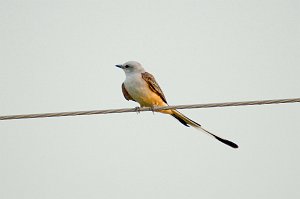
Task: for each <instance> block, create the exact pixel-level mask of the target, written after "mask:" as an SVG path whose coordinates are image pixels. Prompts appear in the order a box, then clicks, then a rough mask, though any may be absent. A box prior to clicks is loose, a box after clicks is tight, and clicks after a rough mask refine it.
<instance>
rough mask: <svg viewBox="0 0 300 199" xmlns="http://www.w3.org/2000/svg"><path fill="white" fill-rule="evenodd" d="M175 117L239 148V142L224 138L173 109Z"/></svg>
mask: <svg viewBox="0 0 300 199" xmlns="http://www.w3.org/2000/svg"><path fill="white" fill-rule="evenodd" d="M171 115H172V116H173V117H174V118H175V119H177V120H178V121H179V122H180V123H182V124H183V125H185V126H187V127H189V126H192V127H194V128H197V129H200V130H202V131H203V132H205V133H207V134H209V135H210V136H213V137H214V138H215V139H217V140H218V141H220V142H222V143H224V144H226V145H228V146H230V147H232V148H238V147H239V146H238V145H237V144H235V143H234V142H232V141H229V140H226V139H223V138H221V137H219V136H216V135H215V134H213V133H211V132H209V131H208V130H206V129H204V128H203V127H202V126H201V125H200V124H199V123H197V122H195V121H193V120H191V119H190V118H188V117H186V116H185V115H183V114H182V113H180V112H179V111H177V110H173V111H172V114H171Z"/></svg>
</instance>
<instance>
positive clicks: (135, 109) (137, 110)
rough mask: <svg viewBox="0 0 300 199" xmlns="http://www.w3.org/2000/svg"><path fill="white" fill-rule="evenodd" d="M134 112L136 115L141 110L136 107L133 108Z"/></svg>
mask: <svg viewBox="0 0 300 199" xmlns="http://www.w3.org/2000/svg"><path fill="white" fill-rule="evenodd" d="M134 111H135V112H136V114H139V113H141V109H140V107H138V106H137V107H135V108H134Z"/></svg>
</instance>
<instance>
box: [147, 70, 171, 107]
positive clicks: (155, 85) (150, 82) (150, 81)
mask: <svg viewBox="0 0 300 199" xmlns="http://www.w3.org/2000/svg"><path fill="white" fill-rule="evenodd" d="M142 78H143V79H144V80H145V81H146V82H147V84H148V86H149V88H150V89H151V90H152V91H153V92H155V93H156V94H157V95H159V96H160V97H161V99H162V100H163V101H164V102H165V103H167V100H166V97H165V95H164V93H163V92H162V90H161V88H160V87H159V85H158V83H157V82H156V80H155V78H154V76H153V75H151V74H150V73H148V72H144V73H142Z"/></svg>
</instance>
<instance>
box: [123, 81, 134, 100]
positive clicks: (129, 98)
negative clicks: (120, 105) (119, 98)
mask: <svg viewBox="0 0 300 199" xmlns="http://www.w3.org/2000/svg"><path fill="white" fill-rule="evenodd" d="M122 93H123V95H124V97H125V99H127V100H132V101H135V100H134V99H133V98H132V97H131V96H130V95H129V93H128V92H127V90H126V88H125V85H124V83H123V84H122Z"/></svg>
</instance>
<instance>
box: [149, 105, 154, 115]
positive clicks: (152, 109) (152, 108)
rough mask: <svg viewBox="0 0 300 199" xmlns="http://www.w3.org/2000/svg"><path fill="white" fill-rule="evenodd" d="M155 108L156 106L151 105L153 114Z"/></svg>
mask: <svg viewBox="0 0 300 199" xmlns="http://www.w3.org/2000/svg"><path fill="white" fill-rule="evenodd" d="M154 108H155V106H151V107H150V109H151V111H152V113H153V115H154Z"/></svg>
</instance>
